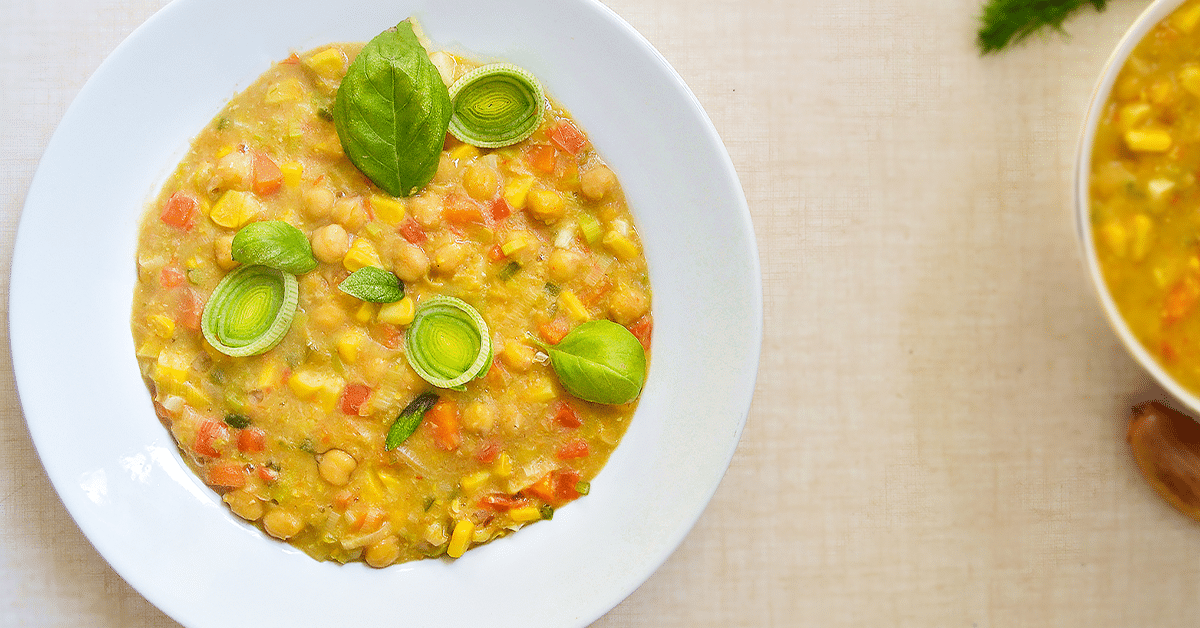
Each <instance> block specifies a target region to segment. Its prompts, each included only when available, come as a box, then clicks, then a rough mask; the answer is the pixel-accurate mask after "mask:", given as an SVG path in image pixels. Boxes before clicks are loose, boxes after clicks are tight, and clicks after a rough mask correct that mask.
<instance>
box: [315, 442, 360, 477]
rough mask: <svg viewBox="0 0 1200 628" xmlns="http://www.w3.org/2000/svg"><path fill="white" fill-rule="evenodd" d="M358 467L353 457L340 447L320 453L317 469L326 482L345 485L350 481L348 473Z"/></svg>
mask: <svg viewBox="0 0 1200 628" xmlns="http://www.w3.org/2000/svg"><path fill="white" fill-rule="evenodd" d="M356 468H358V462H357V461H356V460H354V457H353V456H351V455H350V454H348V453H346V452H344V451H342V450H340V449H330V450H329V451H327V452H325V453H324V454H321V460H320V461H319V462H318V463H317V470H318V471H320V472H321V477H322V478H324V479H325V481H326V482H329V483H330V484H332V485H334V486H345V485H347V484H349V483H350V474H351V473H353V472H354V470H355V469H356Z"/></svg>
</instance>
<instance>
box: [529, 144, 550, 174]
mask: <svg viewBox="0 0 1200 628" xmlns="http://www.w3.org/2000/svg"><path fill="white" fill-rule="evenodd" d="M556 154H557V151H555V150H554V147H553V146H551V145H549V144H534V145H533V146H530V147H529V148H528V149H526V150H525V161H526V162H527V163H528V164H529V165H530V166H531V167H533V168H535V169H537V170H541V171H542V172H554V161H555V160H554V157H555V155H556Z"/></svg>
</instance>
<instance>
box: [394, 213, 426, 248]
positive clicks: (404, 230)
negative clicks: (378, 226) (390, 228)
mask: <svg viewBox="0 0 1200 628" xmlns="http://www.w3.org/2000/svg"><path fill="white" fill-rule="evenodd" d="M397 231H399V232H400V235H402V236H404V239H405V240H408V241H409V242H411V243H412V244H424V242H425V241H426V240H428V239H429V236H427V235H425V230H424V229H422V228H421V225H419V224H417V221H415V220H413V219H412V218H409V219H408V220H405V221H404V222H402V223H400V227H399V228H397Z"/></svg>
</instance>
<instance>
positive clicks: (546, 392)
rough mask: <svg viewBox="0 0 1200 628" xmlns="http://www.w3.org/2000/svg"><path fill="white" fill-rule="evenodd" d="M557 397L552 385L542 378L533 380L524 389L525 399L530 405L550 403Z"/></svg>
mask: <svg viewBox="0 0 1200 628" xmlns="http://www.w3.org/2000/svg"><path fill="white" fill-rule="evenodd" d="M557 396H558V393H557V392H555V391H554V384H551V383H550V380H548V379H546V378H544V377H541V378H538V379H536V380H534V381H533V383H531V384H530V385H529V387H528V388H526V389H525V399H526V400H528V401H530V402H532V403H540V402H543V401H550V400H552V399H554V398H555V397H557Z"/></svg>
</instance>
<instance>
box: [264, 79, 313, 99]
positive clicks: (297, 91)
mask: <svg viewBox="0 0 1200 628" xmlns="http://www.w3.org/2000/svg"><path fill="white" fill-rule="evenodd" d="M301 96H304V86H303V85H301V84H300V79H296V78H289V79H284V80H282V81H279V82H278V83H275V84H274V85H272V86H271V87H269V88H267V95H266V96H263V102H265V103H267V104H271V105H274V104H278V103H282V102H294V101H297V100H300V97H301Z"/></svg>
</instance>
